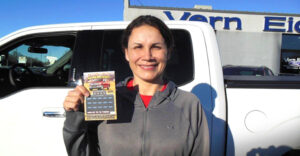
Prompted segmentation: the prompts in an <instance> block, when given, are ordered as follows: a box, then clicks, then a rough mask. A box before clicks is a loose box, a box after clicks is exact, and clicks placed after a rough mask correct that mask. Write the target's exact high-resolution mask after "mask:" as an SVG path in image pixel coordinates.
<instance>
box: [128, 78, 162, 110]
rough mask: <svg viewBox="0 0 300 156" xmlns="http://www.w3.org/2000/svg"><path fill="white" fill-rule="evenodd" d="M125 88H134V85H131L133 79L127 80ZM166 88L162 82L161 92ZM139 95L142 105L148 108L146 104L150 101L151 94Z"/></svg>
mask: <svg viewBox="0 0 300 156" xmlns="http://www.w3.org/2000/svg"><path fill="white" fill-rule="evenodd" d="M127 88H128V89H129V90H133V89H134V87H133V79H131V80H129V81H128V83H127ZM166 88H167V84H164V86H163V88H162V89H161V90H160V91H161V92H163V91H164V90H165V89H166ZM140 96H141V99H142V101H143V103H144V106H145V107H146V108H148V105H149V103H150V101H151V99H152V96H151V95H142V94H140Z"/></svg>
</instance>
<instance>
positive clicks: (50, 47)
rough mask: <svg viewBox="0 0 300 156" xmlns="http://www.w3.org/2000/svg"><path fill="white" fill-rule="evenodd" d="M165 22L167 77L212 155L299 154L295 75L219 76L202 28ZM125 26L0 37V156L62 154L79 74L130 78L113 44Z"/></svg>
mask: <svg viewBox="0 0 300 156" xmlns="http://www.w3.org/2000/svg"><path fill="white" fill-rule="evenodd" d="M166 23H167V25H168V26H169V27H170V28H171V29H172V33H173V34H174V37H175V45H176V47H175V51H174V52H173V53H172V57H171V59H170V61H169V63H168V66H167V69H166V70H167V71H166V72H167V74H166V76H167V77H168V78H169V79H170V80H173V81H174V82H175V83H176V84H177V85H178V86H179V87H180V88H182V89H184V90H187V91H190V92H192V93H194V94H195V95H197V96H198V97H199V99H200V100H201V102H202V104H203V106H204V108H205V111H206V114H207V118H208V123H209V129H210V138H211V150H210V152H211V155H216V156H217V155H229V156H232V155H237V156H240V155H249V156H254V155H283V154H299V149H300V79H299V78H298V79H297V78H296V77H290V78H288V77H276V76H274V77H255V76H254V77H236V76H235V77H233V76H229V77H225V79H224V77H223V73H222V64H221V61H220V56H219V50H218V45H217V41H216V37H215V33H214V31H213V29H212V28H211V27H210V26H209V25H208V24H206V23H201V22H183V21H175V22H174V21H173V22H166ZM127 24H128V22H103V23H83V24H61V25H46V26H37V27H29V28H25V29H22V30H19V31H16V32H14V33H11V34H9V35H7V36H5V37H3V38H1V39H0V124H1V130H0V138H1V139H0V147H1V149H0V155H31V156H40V155H43V156H47V155H49V156H53V155H60V156H61V155H67V153H66V150H65V146H64V143H63V137H62V127H63V122H64V109H63V107H62V103H63V100H64V97H65V96H66V94H67V92H68V91H69V90H70V89H71V88H72V87H74V85H76V84H77V82H78V80H79V79H80V77H81V75H82V73H83V72H89V71H108V70H114V71H115V72H116V81H117V82H118V81H120V80H122V79H124V77H127V76H129V75H131V73H130V70H129V67H128V65H127V62H126V61H125V59H124V56H123V53H122V50H121V46H120V36H121V34H122V30H123V29H124V28H125V27H126V26H127ZM232 57H234V56H232ZM297 152H298V153H297Z"/></svg>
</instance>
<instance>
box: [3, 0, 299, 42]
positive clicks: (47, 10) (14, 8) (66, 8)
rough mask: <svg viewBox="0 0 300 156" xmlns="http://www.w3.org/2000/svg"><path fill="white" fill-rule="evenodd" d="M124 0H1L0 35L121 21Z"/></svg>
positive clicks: (282, 6)
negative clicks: (32, 28)
mask: <svg viewBox="0 0 300 156" xmlns="http://www.w3.org/2000/svg"><path fill="white" fill-rule="evenodd" d="M131 4H132V5H143V6H161V7H180V8H193V7H194V5H195V4H198V5H211V6H212V7H213V9H214V10H234V11H251V12H272V13H290V14H299V16H300V0H131ZM123 7H124V6H123V0H26V1H25V0H0V20H1V22H0V23H1V24H0V37H3V36H4V35H7V34H9V33H11V32H13V31H16V30H18V29H21V28H24V27H28V26H34V25H45V24H56V23H77V22H98V21H120V20H123Z"/></svg>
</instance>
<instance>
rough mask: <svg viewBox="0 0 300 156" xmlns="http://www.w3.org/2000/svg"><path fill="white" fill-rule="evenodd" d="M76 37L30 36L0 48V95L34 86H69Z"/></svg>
mask: <svg viewBox="0 0 300 156" xmlns="http://www.w3.org/2000/svg"><path fill="white" fill-rule="evenodd" d="M74 40H75V37H74V36H71V35H59V36H43V37H29V38H27V39H26V38H25V39H22V40H21V41H16V42H14V43H10V46H8V47H7V48H5V49H4V50H1V51H0V56H1V60H0V85H1V88H0V97H3V96H5V95H8V94H10V93H13V92H14V91H17V90H20V89H23V88H27V87H33V86H66V85H67V81H68V80H67V79H68V74H69V69H70V60H71V56H72V49H73V46H74Z"/></svg>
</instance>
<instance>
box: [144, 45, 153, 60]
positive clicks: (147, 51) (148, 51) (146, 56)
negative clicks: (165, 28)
mask: <svg viewBox="0 0 300 156" xmlns="http://www.w3.org/2000/svg"><path fill="white" fill-rule="evenodd" d="M143 59H144V60H151V59H152V52H151V48H145V49H144V50H143Z"/></svg>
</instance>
